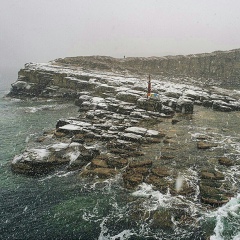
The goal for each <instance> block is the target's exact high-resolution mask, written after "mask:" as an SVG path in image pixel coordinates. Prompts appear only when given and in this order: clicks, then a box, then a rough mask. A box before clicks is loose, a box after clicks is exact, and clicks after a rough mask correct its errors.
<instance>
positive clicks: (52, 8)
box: [0, 0, 240, 85]
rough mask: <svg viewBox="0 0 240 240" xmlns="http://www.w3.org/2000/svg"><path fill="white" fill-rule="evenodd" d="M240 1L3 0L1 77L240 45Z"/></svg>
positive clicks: (0, 5)
mask: <svg viewBox="0 0 240 240" xmlns="http://www.w3.org/2000/svg"><path fill="white" fill-rule="evenodd" d="M239 9H240V1H239V0H201V1H200V0H1V1H0V83H1V84H2V85H4V84H5V85H6V84H7V85H9V84H10V83H12V82H14V81H15V80H16V78H17V72H18V70H19V69H20V68H21V67H23V65H24V64H25V63H26V62H48V61H50V60H53V59H56V58H59V57H62V58H63V57H67V56H80V55H81V56H85V55H107V56H113V57H123V56H124V55H125V56H127V57H130V56H146V57H147V56H163V55H177V54H184V55H185V54H190V53H202V52H212V51H215V50H230V49H234V48H240V14H239Z"/></svg>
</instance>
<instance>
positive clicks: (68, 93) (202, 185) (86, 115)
mask: <svg viewBox="0 0 240 240" xmlns="http://www.w3.org/2000/svg"><path fill="white" fill-rule="evenodd" d="M146 77H147V76H134V75H126V73H125V74H122V73H116V72H103V71H99V70H96V69H95V70H92V69H91V70H89V69H88V70H86V69H84V68H83V67H79V66H76V65H72V66H71V65H66V64H60V63H59V62H57V61H54V62H51V63H48V64H35V63H29V64H26V65H25V68H24V69H22V70H20V72H19V77H18V80H17V81H16V82H15V83H14V84H12V89H11V91H10V93H9V94H8V96H11V97H21V98H26V97H27V98H35V99H36V98H56V99H67V100H74V102H75V104H76V105H77V106H79V116H78V117H76V118H69V119H60V120H59V121H58V122H57V124H56V129H55V130H53V131H51V132H48V133H45V134H44V135H43V136H42V137H41V138H39V139H38V140H37V141H38V142H39V147H38V148H32V149H27V150H26V151H25V152H23V153H22V154H20V155H18V156H16V157H15V158H14V159H13V161H12V164H11V166H12V170H13V171H14V172H16V173H21V174H28V175H42V174H48V173H50V172H51V171H55V170H56V169H59V168H61V169H64V170H66V171H77V172H79V176H80V177H88V178H91V179H95V178H97V179H106V178H111V177H113V176H115V175H117V174H121V176H122V179H123V185H124V186H125V187H126V188H127V189H134V188H136V187H137V186H138V185H139V184H141V183H144V182H145V183H148V184H151V185H153V186H154V187H155V189H157V190H160V191H161V192H165V193H166V192H170V193H171V194H172V195H184V196H186V197H189V198H197V199H199V200H201V201H202V202H203V203H207V204H212V205H214V206H218V205H221V204H223V203H226V202H227V201H228V199H229V197H231V196H233V194H234V191H233V189H231V187H229V185H230V183H229V182H228V180H227V179H225V176H224V174H223V173H221V172H220V171H216V170H215V168H214V167H212V168H208V169H204V167H202V166H201V167H198V168H197V170H196V174H197V179H198V181H197V182H195V183H194V184H191V183H190V182H189V181H187V180H186V179H185V178H183V177H181V176H180V175H179V169H178V166H175V167H174V166H173V164H170V163H169V162H170V161H171V160H172V159H175V158H176V155H179V156H180V155H181V154H182V153H181V151H184V148H183V145H182V144H179V143H178V141H177V139H175V138H174V136H173V135H172V133H171V130H170V131H169V129H159V128H157V130H156V126H158V125H159V124H160V123H161V122H164V121H168V122H171V124H172V126H174V125H175V124H178V122H179V121H181V117H182V116H191V115H192V114H194V106H196V105H201V106H203V107H207V108H212V110H213V111H223V112H230V111H239V110H240V101H239V96H240V92H239V91H229V90H226V89H222V88H219V87H214V86H208V87H207V88H203V87H202V86H194V85H191V83H193V82H194V81H192V80H193V79H191V78H188V79H187V80H188V81H189V83H188V84H186V83H185V84H183V83H179V82H180V81H181V79H180V78H172V81H169V77H163V76H161V77H158V78H153V79H152V95H151V97H149V98H147V97H146V89H147V81H146ZM185 82H186V79H185ZM179 116H181V117H179ZM149 126H151V127H149ZM195 140H196V142H194V141H193V142H192V143H191V144H194V146H195V147H194V148H195V149H197V150H198V151H205V150H206V149H211V148H214V147H217V145H216V143H214V142H209V139H208V138H204V137H202V138H201V136H199V137H198V138H197V139H195ZM154 147H155V148H156V147H157V148H159V151H160V152H161V155H160V156H159V157H157V156H154V155H151V154H148V152H149V149H151V148H154ZM185 148H188V146H185ZM186 158H187V156H186ZM186 164H187V163H186ZM219 164H221V166H225V167H226V168H227V167H229V166H231V165H232V164H234V162H232V160H231V159H228V158H225V157H224V156H220V157H219ZM190 165H191V163H189V165H188V164H187V167H190Z"/></svg>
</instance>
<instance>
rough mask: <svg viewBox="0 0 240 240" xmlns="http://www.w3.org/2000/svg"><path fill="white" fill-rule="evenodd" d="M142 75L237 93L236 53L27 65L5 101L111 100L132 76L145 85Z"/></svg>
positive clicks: (239, 55) (239, 57) (239, 59)
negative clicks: (90, 94) (89, 95)
mask: <svg viewBox="0 0 240 240" xmlns="http://www.w3.org/2000/svg"><path fill="white" fill-rule="evenodd" d="M148 74H151V76H152V79H154V80H156V81H158V82H161V83H163V81H169V82H174V83H175V84H176V83H185V84H192V85H196V84H197V85H198V86H200V87H207V88H208V89H209V88H210V87H211V86H216V85H218V86H222V87H225V88H226V87H231V88H236V89H239V88H240V49H236V50H231V51H226V52H213V53H209V54H196V55H187V56H167V57H150V58H122V59H116V58H112V57H102V56H91V57H68V58H64V59H57V60H55V61H52V62H49V63H43V64H39V63H28V64H25V68H23V69H21V70H20V71H19V73H18V79H17V81H16V82H15V83H13V84H12V89H11V91H10V93H9V96H18V97H19V96H23V97H36V96H41V97H55V98H62V97H66V98H71V99H76V98H77V97H78V92H79V91H93V90H94V91H95V92H96V94H107V93H111V94H114V93H115V92H116V86H117V85H119V86H120V85H121V84H123V85H125V86H127V85H128V83H129V79H131V78H132V79H133V76H134V78H135V80H137V81H142V80H143V79H144V80H145V81H146V79H147V76H148ZM113 79H115V80H116V81H115V80H114V81H113ZM141 79H142V80H141ZM138 88H139V87H137V88H136V89H137V90H138ZM140 90H143V91H146V88H145V89H143V88H142V87H140Z"/></svg>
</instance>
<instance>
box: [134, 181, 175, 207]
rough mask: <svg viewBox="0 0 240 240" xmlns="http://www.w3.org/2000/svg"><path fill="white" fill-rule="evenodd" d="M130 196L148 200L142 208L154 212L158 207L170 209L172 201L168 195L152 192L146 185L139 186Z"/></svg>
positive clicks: (150, 187)
mask: <svg viewBox="0 0 240 240" xmlns="http://www.w3.org/2000/svg"><path fill="white" fill-rule="evenodd" d="M132 195H133V196H136V197H143V198H146V199H147V200H149V201H146V204H144V207H145V208H146V209H147V210H149V211H153V210H156V209H157V208H158V207H160V206H161V207H170V206H171V204H172V201H173V199H174V198H173V197H171V195H170V194H162V193H161V192H160V191H154V190H153V189H152V186H151V185H149V184H146V183H142V184H141V185H139V189H138V190H137V191H135V192H133V193H132Z"/></svg>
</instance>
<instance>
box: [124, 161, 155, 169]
mask: <svg viewBox="0 0 240 240" xmlns="http://www.w3.org/2000/svg"><path fill="white" fill-rule="evenodd" d="M152 164H153V161H152V160H143V161H132V162H131V163H130V164H129V167H130V168H137V167H151V166H152Z"/></svg>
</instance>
